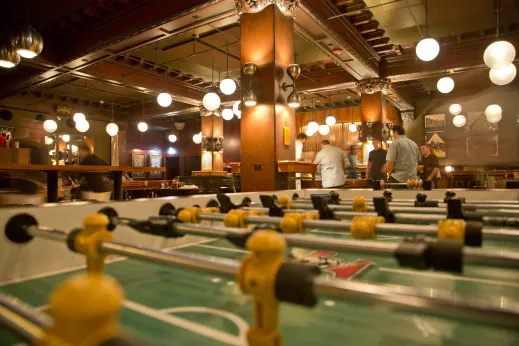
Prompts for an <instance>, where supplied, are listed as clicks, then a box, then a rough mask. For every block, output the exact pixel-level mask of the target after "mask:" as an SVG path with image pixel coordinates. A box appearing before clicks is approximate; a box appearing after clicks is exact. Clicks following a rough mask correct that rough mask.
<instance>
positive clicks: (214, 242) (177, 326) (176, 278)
mask: <svg viewBox="0 0 519 346" xmlns="http://www.w3.org/2000/svg"><path fill="white" fill-rule="evenodd" d="M309 233H310V234H309V235H307V236H309V237H310V236H324V237H330V238H346V239H351V236H350V235H349V234H348V233H341V232H332V231H324V230H318V229H317V230H312V231H310V232H309ZM114 236H115V239H117V231H115V232H114ZM401 240H402V239H401V238H400V237H395V236H386V237H384V236H379V237H378V239H377V241H379V242H396V241H401ZM484 248H496V249H497V250H499V249H509V250H514V249H515V250H516V249H518V246H517V245H516V244H513V243H512V244H511V243H503V242H501V243H500V242H488V243H485V246H484ZM175 250H179V251H183V252H189V253H196V254H202V255H206V256H217V257H225V258H229V259H235V260H241V259H242V258H244V257H245V256H246V255H247V253H248V251H247V250H245V249H241V248H238V247H236V246H234V245H232V244H231V243H230V242H229V241H227V240H225V239H214V238H212V239H211V238H209V239H202V240H196V241H194V242H193V243H191V244H186V245H182V246H181V247H178V248H176V249H175ZM285 254H286V256H287V257H288V258H289V260H290V261H293V262H297V263H304V264H308V265H318V266H319V267H320V268H321V269H322V270H323V274H322V275H325V276H327V277H329V278H335V279H338V278H340V279H341V280H352V281H359V282H365V283H374V284H396V285H405V286H410V287H413V288H419V289H423V292H424V293H425V294H427V295H429V296H430V297H431V298H434V297H435V294H439V293H440V292H442V291H443V292H445V291H446V292H451V293H453V294H456V295H457V294H460V295H470V296H472V297H478V298H481V300H482V301H485V302H487V303H490V302H491V301H492V302H493V303H496V304H499V305H500V306H501V307H509V308H512V307H513V306H515V307H516V308H519V307H517V305H512V304H517V303H516V301H518V300H519V271H517V270H515V271H514V270H511V269H501V268H495V267H492V268H491V267H482V266H466V267H465V268H464V272H463V274H450V273H443V272H433V271H418V270H413V269H406V268H400V267H398V265H397V264H396V262H395V260H394V259H393V258H391V257H387V256H373V255H370V256H359V255H347V254H344V253H335V252H332V251H327V250H325V249H323V250H317V249H303V248H294V247H291V248H288V249H287V250H286V253H285ZM71 274H73V272H64V273H57V274H49V275H47V276H43V277H37V278H33V279H28V280H24V281H21V282H13V283H7V284H5V285H3V287H1V291H2V292H3V293H7V294H10V295H12V296H15V297H17V298H19V299H21V300H23V301H24V302H26V303H28V304H30V305H32V306H34V307H38V309H39V310H41V311H46V309H47V306H46V304H47V298H48V296H49V295H50V294H51V292H52V290H53V289H55V288H56V286H57V285H58V284H59V283H60V282H62V281H63V280H64V279H66V278H67V277H69V276H70V275H71ZM106 274H108V275H111V276H113V277H114V278H116V279H117V281H118V282H119V284H120V285H121V286H122V287H123V289H124V291H125V295H126V299H125V301H124V305H123V306H124V309H123V311H122V313H121V324H122V326H123V328H125V329H126V330H128V331H129V332H131V333H132V334H134V335H135V336H137V337H138V338H140V339H142V340H145V341H146V342H147V343H148V344H151V345H179V346H183V345H246V344H247V340H246V332H247V329H248V327H249V326H250V325H251V324H252V323H253V320H252V299H251V298H250V297H249V296H247V295H244V294H243V293H241V292H240V289H239V287H238V285H237V284H236V281H235V280H230V279H229V278H227V277H222V276H218V275H207V274H201V273H198V272H195V271H192V270H189V269H184V268H181V267H177V268H172V267H169V266H165V265H162V264H155V263H148V262H144V261H140V260H135V259H117V260H115V261H113V262H111V263H109V264H108V265H107V266H106ZM293 289H294V290H298V287H293ZM514 301H515V302H514ZM85 304H87V302H85ZM425 309H426V308H425ZM279 329H280V332H281V334H282V335H283V339H284V344H285V345H289V346H290V345H298V346H299V345H324V344H348V345H384V346H391V345H471V346H474V345H493V346H498V345H518V344H519V327H517V328H504V327H498V326H492V325H490V324H482V323H471V322H466V321H461V320H457V319H455V318H445V317H434V316H430V314H423V313H405V312H398V311H397V310H396V309H393V308H390V307H386V306H384V305H382V304H377V303H374V304H365V303H361V302H356V301H355V300H348V299H319V301H318V303H317V305H316V306H315V307H313V308H306V307H299V306H295V305H291V304H287V303H281V308H280V320H279ZM0 340H1V341H0V344H1V345H14V344H17V343H18V342H20V340H17V339H16V337H14V336H13V335H12V334H10V333H8V332H2V333H0Z"/></svg>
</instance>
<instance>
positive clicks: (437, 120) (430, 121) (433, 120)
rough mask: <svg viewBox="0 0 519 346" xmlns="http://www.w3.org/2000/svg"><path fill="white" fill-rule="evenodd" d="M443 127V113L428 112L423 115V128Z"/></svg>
mask: <svg viewBox="0 0 519 346" xmlns="http://www.w3.org/2000/svg"><path fill="white" fill-rule="evenodd" d="M443 127H445V114H430V115H426V116H425V128H426V129H437V128H443Z"/></svg>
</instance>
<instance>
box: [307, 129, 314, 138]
mask: <svg viewBox="0 0 519 346" xmlns="http://www.w3.org/2000/svg"><path fill="white" fill-rule="evenodd" d="M305 133H306V135H307V136H308V137H312V136H313V135H314V134H315V132H314V131H312V130H310V129H309V128H307V129H306V131H305Z"/></svg>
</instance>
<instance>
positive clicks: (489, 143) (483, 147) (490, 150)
mask: <svg viewBox="0 0 519 346" xmlns="http://www.w3.org/2000/svg"><path fill="white" fill-rule="evenodd" d="M489 156H493V157H495V156H499V136H498V135H493V136H486V135H482V136H469V137H467V157H480V158H484V157H489Z"/></svg>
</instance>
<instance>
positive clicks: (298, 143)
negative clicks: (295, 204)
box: [296, 133, 308, 190]
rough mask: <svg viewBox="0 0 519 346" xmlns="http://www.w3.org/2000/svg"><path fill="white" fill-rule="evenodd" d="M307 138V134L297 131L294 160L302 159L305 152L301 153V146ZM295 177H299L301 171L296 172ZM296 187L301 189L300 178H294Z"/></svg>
mask: <svg viewBox="0 0 519 346" xmlns="http://www.w3.org/2000/svg"><path fill="white" fill-rule="evenodd" d="M307 139H308V136H307V135H306V134H304V133H298V134H297V137H296V161H304V160H305V154H304V153H303V147H304V145H305V143H306V141H307ZM296 177H298V178H299V177H301V173H296ZM296 189H297V190H301V180H296Z"/></svg>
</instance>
